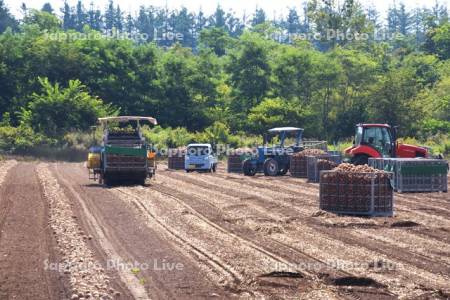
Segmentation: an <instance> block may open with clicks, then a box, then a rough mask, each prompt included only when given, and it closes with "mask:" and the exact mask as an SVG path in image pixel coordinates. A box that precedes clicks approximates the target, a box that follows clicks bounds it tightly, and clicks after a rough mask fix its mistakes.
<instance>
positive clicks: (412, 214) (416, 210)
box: [174, 172, 450, 240]
mask: <svg viewBox="0 0 450 300" xmlns="http://www.w3.org/2000/svg"><path fill="white" fill-rule="evenodd" d="M176 174H178V176H180V175H181V176H182V174H180V173H179V172H178V173H176ZM174 176H177V175H174ZM234 176H238V175H234ZM219 177H220V178H223V177H222V176H219ZM238 178H240V179H243V178H244V179H245V178H249V180H250V181H249V182H247V181H246V180H240V181H239V182H238V183H236V185H235V191H238V190H240V189H242V190H247V187H250V188H253V186H258V187H259V188H260V189H264V190H269V192H271V193H272V195H273V197H274V198H279V197H281V196H283V197H284V198H285V199H287V200H291V199H295V198H298V197H302V195H304V196H308V197H303V200H304V201H301V202H299V201H291V202H292V205H293V206H296V207H297V208H298V209H301V210H305V208H306V207H308V208H310V211H311V212H312V213H313V211H317V208H318V191H317V190H316V191H315V193H311V191H309V190H308V189H310V188H309V187H308V188H306V189H307V190H308V191H306V192H305V188H303V186H302V187H301V188H299V187H297V191H296V192H295V190H293V189H292V187H289V188H286V187H285V185H284V183H283V181H280V182H279V183H276V184H272V183H269V184H265V183H261V182H257V183H255V182H254V181H258V180H257V179H254V178H251V177H244V176H240V177H238ZM196 180H202V181H203V182H205V183H207V184H215V185H216V186H217V187H220V186H221V185H222V184H223V183H224V182H226V181H227V178H226V177H225V178H223V180H222V181H220V180H214V179H211V177H209V178H208V176H204V175H199V176H198V178H196ZM305 184H306V183H305ZM306 185H308V184H306ZM271 188H272V189H273V190H276V191H277V192H276V193H275V194H274V193H273V191H272V190H271ZM410 206H411V205H410ZM395 207H396V218H395V219H392V220H395V221H394V222H405V221H412V222H415V223H417V224H422V225H426V226H427V227H430V228H432V229H437V228H449V229H450V221H449V215H447V214H446V213H445V211H441V210H434V209H432V208H427V206H426V204H424V205H422V204H419V207H412V208H409V207H408V206H406V205H398V204H397V201H396V202H395ZM421 209H428V210H429V211H430V210H432V211H433V212H436V211H437V213H435V214H434V215H433V214H430V213H424V212H422V211H420V210H421ZM335 220H336V221H338V222H347V218H338V219H335ZM378 220H380V219H378ZM381 220H382V219H381ZM382 222H385V221H382ZM366 223H368V225H375V224H373V223H378V224H379V223H380V222H379V221H375V222H373V221H372V220H367V221H366ZM388 223H389V222H388ZM337 225H338V226H339V225H340V224H339V223H338V224H337ZM379 225H380V224H379ZM384 226H386V224H385V225H384ZM421 229H425V228H424V227H420V228H419V230H421ZM434 231H436V230H434ZM428 233H430V232H429V231H423V232H421V234H422V235H423V234H428ZM429 236H430V237H431V238H435V234H434V233H430V234H429ZM438 240H442V238H439V237H438Z"/></svg>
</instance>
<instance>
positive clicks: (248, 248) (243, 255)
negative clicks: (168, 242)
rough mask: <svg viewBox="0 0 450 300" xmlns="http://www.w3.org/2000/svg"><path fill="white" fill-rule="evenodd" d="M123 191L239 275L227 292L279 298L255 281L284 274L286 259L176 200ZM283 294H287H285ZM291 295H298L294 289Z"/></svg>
mask: <svg viewBox="0 0 450 300" xmlns="http://www.w3.org/2000/svg"><path fill="white" fill-rule="evenodd" d="M120 190H121V192H123V193H125V194H127V195H128V196H131V197H132V198H134V199H133V200H134V201H137V202H139V203H140V205H142V206H143V207H145V210H146V211H147V212H148V214H149V215H150V216H151V218H152V219H157V220H158V222H163V223H164V225H163V226H164V227H166V228H168V229H167V230H170V231H171V232H173V234H174V235H176V236H177V237H178V238H181V239H183V240H184V241H190V242H191V243H192V245H195V246H194V247H195V248H196V249H200V250H201V251H202V252H203V253H205V254H206V255H208V256H209V257H214V259H215V260H216V261H219V262H220V264H221V265H222V266H227V268H228V269H229V270H234V272H235V273H237V274H239V278H240V280H239V281H238V282H236V281H235V282H232V283H229V284H231V285H229V286H228V287H227V288H229V289H233V290H241V291H245V290H247V289H250V291H251V292H252V294H253V295H266V296H270V297H280V295H279V291H278V290H276V289H267V288H261V287H260V286H255V285H254V281H255V279H256V278H258V277H259V276H264V275H265V274H271V273H274V272H275V273H279V272H282V271H283V270H278V269H277V268H278V266H283V265H286V264H288V262H287V261H285V260H284V259H283V258H280V257H277V256H276V255H275V254H273V253H269V252H268V251H266V250H264V249H262V248H260V247H258V246H256V245H253V244H252V243H250V242H248V241H247V240H244V239H242V238H240V237H239V236H237V235H234V234H233V233H230V232H228V231H226V230H224V229H223V228H221V227H218V226H217V225H216V224H214V223H212V222H210V221H209V220H207V219H205V218H204V217H203V216H201V215H199V214H198V213H197V212H196V211H194V210H192V209H191V208H190V207H188V206H186V205H182V204H181V203H180V202H179V201H178V199H177V198H176V197H173V196H169V195H167V194H163V193H161V192H159V191H155V190H154V188H150V189H145V188H144V189H142V188H139V187H135V188H131V189H130V188H128V189H127V190H126V191H125V190H123V189H120ZM130 193H132V194H134V196H133V195H130ZM138 195H140V197H139V196H138ZM164 214H165V215H166V216H165V217H164ZM171 214H173V215H171ZM213 253H215V254H213ZM282 292H283V293H287V291H286V290H282ZM289 292H290V293H293V295H295V294H296V291H295V289H293V290H291V291H289Z"/></svg>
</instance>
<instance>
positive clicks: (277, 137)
mask: <svg viewBox="0 0 450 300" xmlns="http://www.w3.org/2000/svg"><path fill="white" fill-rule="evenodd" d="M302 136H303V129H302V128H297V127H279V128H272V129H270V130H269V131H268V133H267V134H265V135H264V145H263V146H259V147H258V148H257V154H256V155H255V156H253V157H251V158H248V159H246V160H244V162H243V164H242V168H243V172H244V174H245V175H247V176H253V175H255V174H256V173H258V172H264V174H265V175H266V176H277V175H285V174H286V173H287V171H288V170H289V165H290V156H291V155H292V154H293V153H296V152H299V151H301V150H303V147H302V146H301V144H302ZM270 144H272V145H270Z"/></svg>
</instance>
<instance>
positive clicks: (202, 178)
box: [177, 173, 450, 267]
mask: <svg viewBox="0 0 450 300" xmlns="http://www.w3.org/2000/svg"><path fill="white" fill-rule="evenodd" d="M177 174H179V173H177ZM199 177H201V179H200V180H202V183H203V184H208V182H207V180H208V176H203V175H201V176H199ZM204 187H205V186H204ZM216 188H217V186H216ZM262 188H264V189H268V188H269V187H267V186H266V187H262ZM271 192H272V191H271ZM300 193H301V192H300ZM279 194H280V195H282V194H286V195H290V194H287V193H284V192H279ZM298 194H299V193H297V196H298ZM236 196H239V193H237V195H236ZM274 197H275V196H274ZM314 197H315V198H318V197H317V195H314ZM308 200H309V199H308ZM280 202H281V204H282V205H283V204H286V203H284V202H283V201H278V203H280ZM290 204H292V206H295V204H294V203H290ZM312 213H313V212H312V211H311V214H312ZM319 220H320V219H319ZM317 225H321V224H317ZM322 225H323V224H322ZM386 233H388V232H386ZM391 237H395V236H391ZM374 242H376V241H374ZM384 244H385V243H384ZM391 245H394V246H396V244H395V243H392V244H391ZM382 246H383V245H379V248H380V249H382V248H383V247H382ZM399 249H401V248H399ZM447 250H449V251H450V248H448V249H447ZM416 255H417V256H419V257H420V256H421V257H423V258H425V259H434V257H427V256H426V255H425V254H424V253H416ZM419 257H418V258H419ZM442 262H443V263H444V264H446V265H447V266H449V267H450V265H449V264H448V263H446V262H445V260H442ZM424 265H425V264H424ZM435 265H436V266H437V265H438V264H435Z"/></svg>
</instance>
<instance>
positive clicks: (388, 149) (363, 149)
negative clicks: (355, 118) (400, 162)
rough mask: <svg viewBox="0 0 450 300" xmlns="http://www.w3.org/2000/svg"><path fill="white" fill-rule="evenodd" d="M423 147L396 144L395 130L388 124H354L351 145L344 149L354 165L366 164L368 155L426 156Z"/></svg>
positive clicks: (377, 156) (376, 156)
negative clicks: (354, 128) (353, 136)
mask: <svg viewBox="0 0 450 300" xmlns="http://www.w3.org/2000/svg"><path fill="white" fill-rule="evenodd" d="M427 152H428V151H427V149H426V148H423V147H418V146H413V145H406V144H398V143H397V130H396V128H395V127H394V128H393V127H391V126H390V125H388V124H358V125H356V132H355V138H354V140H353V146H351V147H349V148H347V149H345V154H346V155H347V156H350V157H351V158H350V161H351V163H353V164H356V165H362V164H367V163H368V160H369V157H374V158H381V157H404V158H412V157H426V156H427V154H428V153H427Z"/></svg>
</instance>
